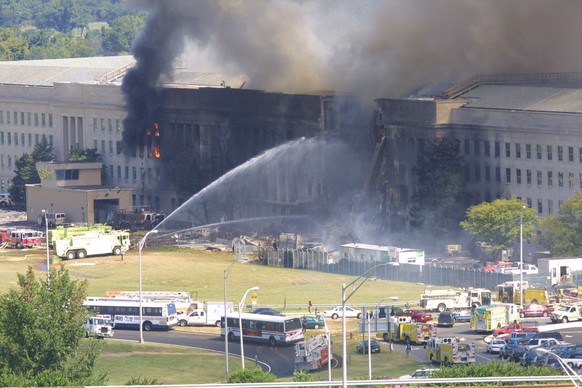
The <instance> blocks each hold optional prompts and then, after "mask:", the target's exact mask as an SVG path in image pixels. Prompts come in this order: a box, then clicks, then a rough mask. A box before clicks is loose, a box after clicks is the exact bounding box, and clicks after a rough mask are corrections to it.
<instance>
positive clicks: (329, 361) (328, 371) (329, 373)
mask: <svg viewBox="0 0 582 388" xmlns="http://www.w3.org/2000/svg"><path fill="white" fill-rule="evenodd" d="M316 318H317V317H316ZM321 319H323V324H324V325H325V335H326V336H327V379H328V380H329V381H331V362H332V360H333V353H332V352H331V332H330V331H329V326H328V325H327V320H326V319H325V316H324V315H322V316H321Z"/></svg>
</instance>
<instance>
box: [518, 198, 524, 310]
mask: <svg viewBox="0 0 582 388" xmlns="http://www.w3.org/2000/svg"><path fill="white" fill-rule="evenodd" d="M523 209H525V205H523V206H522V207H521V214H520V215H519V267H520V268H519V306H520V307H521V308H523Z"/></svg>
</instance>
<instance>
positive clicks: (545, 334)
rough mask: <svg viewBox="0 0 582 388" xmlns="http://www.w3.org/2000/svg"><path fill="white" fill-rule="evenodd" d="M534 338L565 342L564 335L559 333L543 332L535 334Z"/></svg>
mask: <svg viewBox="0 0 582 388" xmlns="http://www.w3.org/2000/svg"><path fill="white" fill-rule="evenodd" d="M532 338H554V339H556V340H558V341H561V342H562V341H564V337H562V333H560V332H559V331H541V332H539V333H535V334H534V336H533V337H532Z"/></svg>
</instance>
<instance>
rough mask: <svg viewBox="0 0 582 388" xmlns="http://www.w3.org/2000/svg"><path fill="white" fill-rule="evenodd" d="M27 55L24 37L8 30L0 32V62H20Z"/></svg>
mask: <svg viewBox="0 0 582 388" xmlns="http://www.w3.org/2000/svg"><path fill="white" fill-rule="evenodd" d="M27 53H28V42H27V41H26V39H25V38H24V37H22V36H20V35H18V34H17V33H16V32H15V31H14V30H12V29H10V28H5V29H3V30H0V60H2V61H18V60H22V59H24V57H25V56H26V54H27Z"/></svg>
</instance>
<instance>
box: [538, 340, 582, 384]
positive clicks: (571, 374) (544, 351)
mask: <svg viewBox="0 0 582 388" xmlns="http://www.w3.org/2000/svg"><path fill="white" fill-rule="evenodd" d="M535 352H536V354H537V355H538V356H541V355H543V354H547V355H549V356H551V357H554V358H555V359H556V360H558V363H559V364H560V366H561V367H562V369H564V372H566V374H567V375H568V377H569V378H570V381H571V382H572V384H573V386H574V387H576V388H578V387H580V383H582V377H580V375H578V373H576V371H574V369H572V367H571V366H570V365H568V363H566V362H565V361H564V360H563V359H562V357H560V356H558V355H557V354H556V353H554V352H552V351H551V350H548V349H546V348H536V350H535ZM575 379H576V380H578V382H576V380H575Z"/></svg>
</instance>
